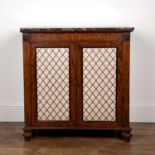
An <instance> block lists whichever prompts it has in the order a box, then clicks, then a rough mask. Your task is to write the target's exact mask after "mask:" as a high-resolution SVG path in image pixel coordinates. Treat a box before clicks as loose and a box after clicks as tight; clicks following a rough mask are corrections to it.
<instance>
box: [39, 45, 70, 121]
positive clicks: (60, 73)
mask: <svg viewBox="0 0 155 155" xmlns="http://www.w3.org/2000/svg"><path fill="white" fill-rule="evenodd" d="M36 55H37V62H36V64H37V66H36V67H37V106H38V107H37V112H38V120H39V121H69V48H36Z"/></svg>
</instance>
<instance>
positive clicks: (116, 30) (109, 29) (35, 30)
mask: <svg viewBox="0 0 155 155" xmlns="http://www.w3.org/2000/svg"><path fill="white" fill-rule="evenodd" d="M133 30H134V27H104V28H20V32H22V33H74V32H83V33H84V32H90V33H93V32H94V33H95V32H99V33H121V32H132V31H133Z"/></svg>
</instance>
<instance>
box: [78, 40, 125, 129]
mask: <svg viewBox="0 0 155 155" xmlns="http://www.w3.org/2000/svg"><path fill="white" fill-rule="evenodd" d="M120 50H121V48H120V45H119V43H106V42H95V43H93V42H85V43H84V42H83V43H82V42H81V43H80V44H79V53H78V56H79V58H80V59H81V61H80V63H78V69H79V70H78V73H79V77H80V78H79V79H78V80H79V81H78V83H79V85H78V86H79V88H78V101H77V104H78V105H79V111H80V116H79V117H80V119H79V123H80V124H81V125H83V126H84V127H86V126H92V127H96V126H97V127H100V125H101V126H103V125H104V124H105V126H106V124H111V125H112V126H113V127H114V126H119V124H120V123H121V119H120V116H121V113H122V111H121V108H122V107H121V104H120V103H121V102H120V101H121V100H122V97H121V95H120V94H121V91H122V84H121V83H120V81H121V80H120V78H121V76H118V75H121V70H122V69H121V67H122V66H121V63H120V62H121V61H120V59H121V58H122V56H121V52H120ZM118 66H119V67H118ZM118 68H119V69H118ZM118 72H119V74H118ZM118 109H119V110H120V111H119V110H118ZM118 113H119V115H118Z"/></svg>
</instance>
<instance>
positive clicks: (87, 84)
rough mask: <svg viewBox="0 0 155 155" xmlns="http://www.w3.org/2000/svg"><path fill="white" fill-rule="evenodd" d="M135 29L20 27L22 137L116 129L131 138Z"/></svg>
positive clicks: (124, 138)
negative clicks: (49, 131) (41, 132)
mask: <svg viewBox="0 0 155 155" xmlns="http://www.w3.org/2000/svg"><path fill="white" fill-rule="evenodd" d="M133 30H134V28H131V27H127V28H64V29H63V28H21V29H20V31H21V32H22V33H23V57H24V108H25V127H24V137H25V140H27V141H29V140H30V137H31V135H32V131H33V130H40V129H73V130H74V129H79V130H87V129H88V130H89V129H95V130H117V131H120V133H121V137H122V139H123V140H125V141H129V140H130V136H131V134H130V131H131V128H130V126H129V59H130V32H132V31H133Z"/></svg>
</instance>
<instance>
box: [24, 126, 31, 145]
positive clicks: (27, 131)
mask: <svg viewBox="0 0 155 155" xmlns="http://www.w3.org/2000/svg"><path fill="white" fill-rule="evenodd" d="M23 130H24V134H23V136H24V140H25V141H26V142H28V141H30V139H31V136H32V131H31V130H30V129H26V128H24V129H23Z"/></svg>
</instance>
